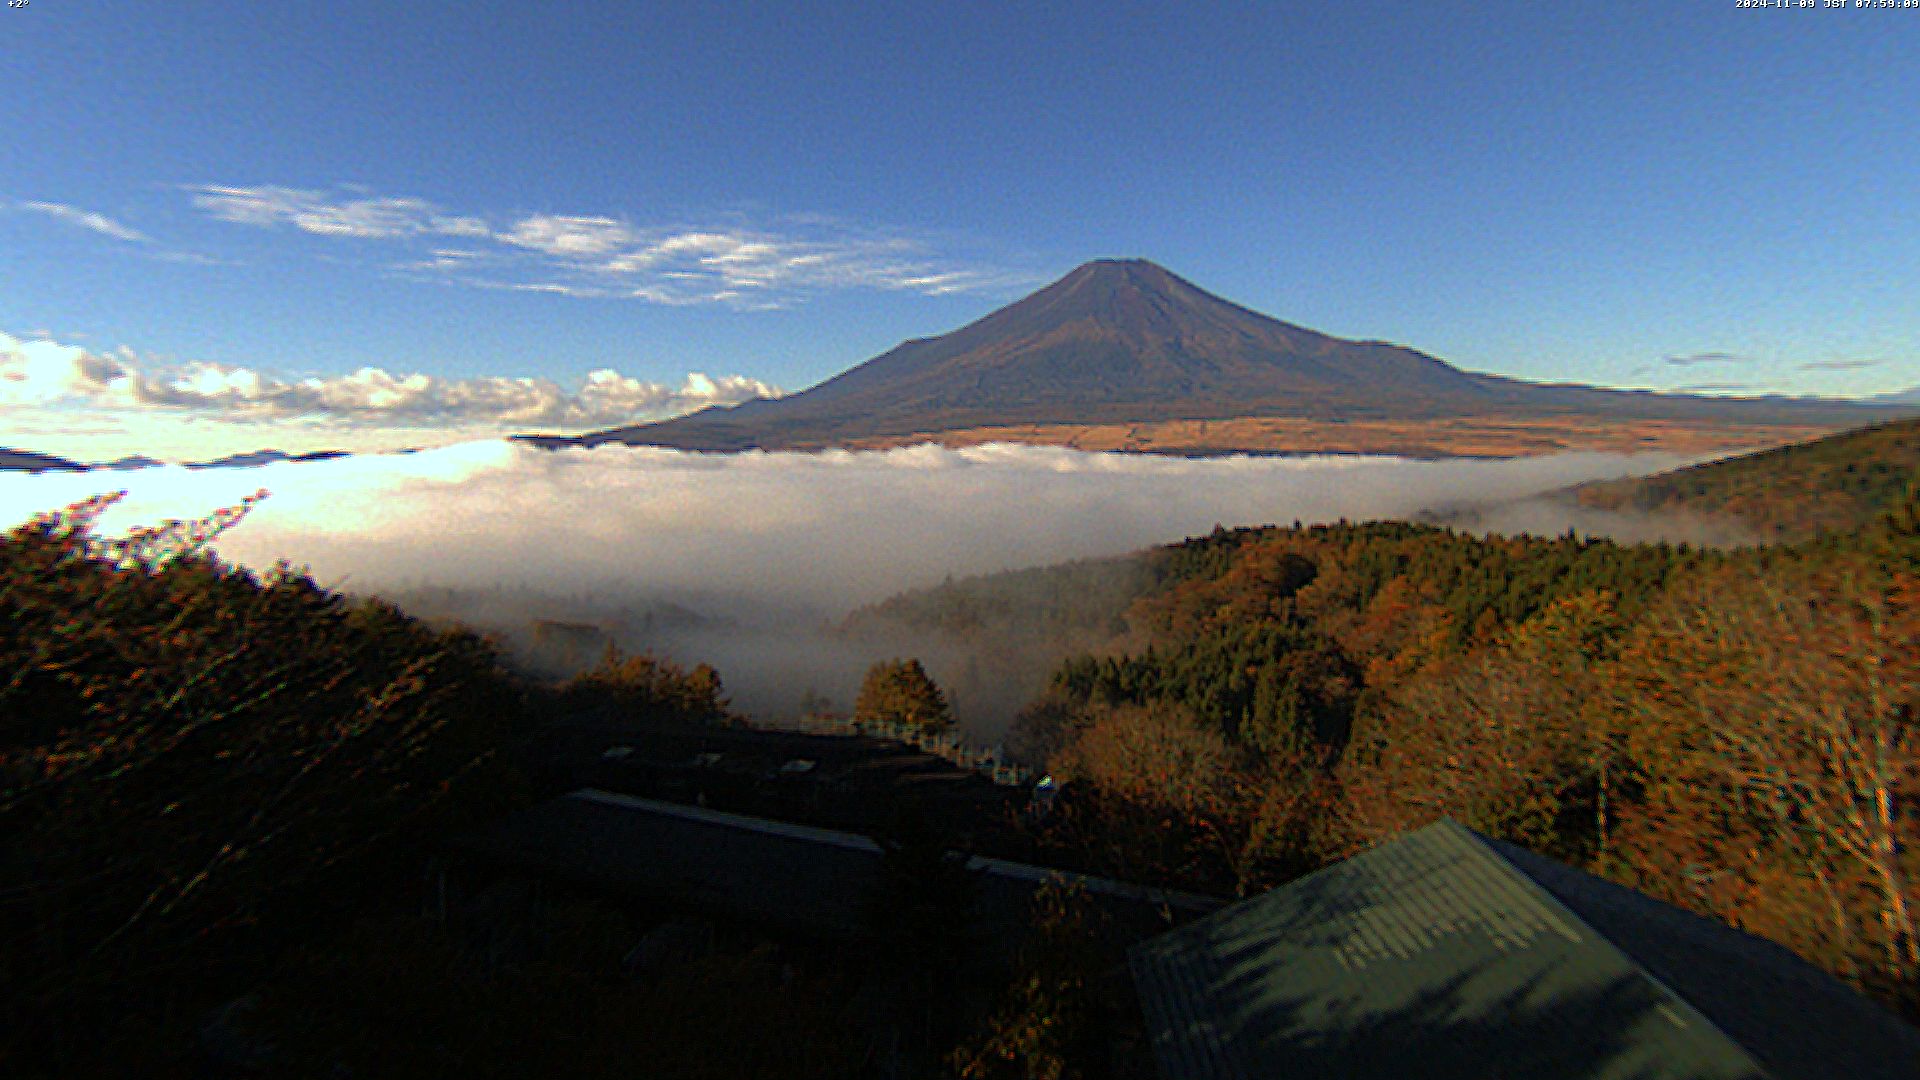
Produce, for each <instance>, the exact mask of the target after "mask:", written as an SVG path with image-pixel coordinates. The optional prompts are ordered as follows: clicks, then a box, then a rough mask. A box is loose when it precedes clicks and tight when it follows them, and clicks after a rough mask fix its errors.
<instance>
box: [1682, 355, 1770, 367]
mask: <svg viewBox="0 0 1920 1080" xmlns="http://www.w3.org/2000/svg"><path fill="white" fill-rule="evenodd" d="M1752 359H1753V358H1752V357H1750V356H1741V355H1740V354H1739V353H1730V352H1697V353H1682V354H1680V355H1678V356H1669V357H1667V358H1666V362H1667V363H1669V364H1671V365H1673V366H1674V367H1693V366H1695V365H1698V364H1745V363H1748V362H1750V361H1751V360H1752Z"/></svg>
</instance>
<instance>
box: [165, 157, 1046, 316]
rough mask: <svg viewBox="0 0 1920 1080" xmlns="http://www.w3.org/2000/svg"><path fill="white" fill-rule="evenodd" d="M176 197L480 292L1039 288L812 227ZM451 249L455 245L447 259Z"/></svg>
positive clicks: (1028, 277) (335, 200)
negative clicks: (389, 248)
mask: <svg viewBox="0 0 1920 1080" xmlns="http://www.w3.org/2000/svg"><path fill="white" fill-rule="evenodd" d="M186 190H187V191H188V192H189V193H190V195H191V198H192V201H193V204H194V205H195V206H196V207H197V208H199V209H200V210H201V211H203V212H205V213H206V214H208V215H210V216H212V217H214V218H216V219H218V220H221V221H227V222H232V223H235V224H240V225H251V226H255V227H261V228H287V227H290V228H293V229H296V230H298V231H301V232H306V233H311V234H314V235H317V236H326V237H337V238H347V239H356V240H374V241H385V242H389V243H399V244H405V245H409V246H412V247H414V248H415V249H416V252H415V253H413V254H411V255H410V257H408V258H405V259H402V260H400V261H397V262H394V263H392V264H390V269H391V270H393V271H394V272H397V273H400V274H404V275H408V276H415V277H421V278H427V279H431V280H437V281H441V282H445V283H448V284H457V285H469V286H474V287H480V288H498V289H513V290H518V291H523V292H545V293H552V294H555V295H563V296H573V297H596V298H627V299H636V300H642V301H646V302H649V303H655V304H667V305H695V304H723V305H729V306H733V307H739V308H768V307H782V306H786V305H788V304H791V303H794V302H796V301H798V300H801V299H804V298H805V297H807V296H809V295H812V294H816V293H820V292H825V291H832V290H845V289H877V290H888V291H899V292H913V293H920V294H923V295H930V296H937V295H943V294H947V293H956V292H969V291H981V290H994V289H1012V288H1017V287H1020V286H1025V285H1030V284H1036V283H1037V282H1038V277H1037V276H1036V275H1032V274H1027V273H1021V272H1017V271H1010V270H1008V269H1006V268H1003V267H1000V266H997V265H992V264H990V263H988V262H985V261H979V260H972V259H967V258H962V257H956V256H954V255H951V254H947V253H942V252H940V251H937V250H935V246H934V245H933V244H931V243H930V242H928V241H926V240H924V239H921V238H917V237H914V236H909V235H905V234H889V233H885V232H881V231H877V230H872V229H861V228H856V227H852V226H848V225H845V224H841V223H836V222H832V221H829V220H827V219H823V218H820V217H817V216H809V217H794V218H788V219H784V220H783V221H782V222H780V223H778V224H771V225H749V224H742V223H740V222H737V221H727V222H720V223H708V224H685V223H662V224H642V223H636V222H634V221H632V220H629V219H627V218H623V217H619V216H615V215H611V214H607V213H547V212H542V213H532V214H521V215H512V216H507V217H504V218H499V219H497V220H495V221H489V220H488V219H486V218H483V217H479V216H474V215H469V214H463V213H456V212H453V211H450V210H448V209H447V208H445V207H442V206H439V205H437V204H435V203H433V202H430V201H428V200H426V199H421V198H415V197H410V196H409V197H397V196H382V195H376V194H373V193H371V192H368V191H366V190H364V189H361V188H358V187H354V188H339V189H336V190H331V191H328V190H319V189H311V188H291V187H279V186H271V185H270V186H264V187H236V186H231V185H222V184H202V185H195V186H191V187H188V188H187V189H186ZM449 239H452V240H457V241H458V246H457V247H449V246H447V244H446V241H448V240H449ZM421 248H425V249H426V250H424V251H420V250H419V249H421Z"/></svg>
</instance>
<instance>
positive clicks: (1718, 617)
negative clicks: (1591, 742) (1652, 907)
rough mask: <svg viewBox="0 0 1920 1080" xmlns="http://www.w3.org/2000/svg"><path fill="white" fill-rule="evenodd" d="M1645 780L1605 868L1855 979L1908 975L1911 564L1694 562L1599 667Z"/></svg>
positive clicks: (1636, 774)
mask: <svg viewBox="0 0 1920 1080" xmlns="http://www.w3.org/2000/svg"><path fill="white" fill-rule="evenodd" d="M1608 683H1609V686H1608V688H1609V691H1610V693H1609V697H1608V704H1609V707H1610V711H1611V714H1612V715H1611V720H1612V723H1613V725H1614V727H1615V731H1616V732H1617V737H1618V738H1619V740H1620V741H1621V744H1622V746H1623V749H1624V751H1625V756H1626V759H1627V761H1628V763H1629V768H1630V770H1631V780H1632V783H1633V785H1634V786H1635V787H1636V788H1637V789H1638V795H1637V797H1636V798H1634V799H1632V800H1631V801H1628V802H1624V803H1623V804H1622V805H1621V810H1620V813H1621V822H1620V828H1619V830H1618V833H1617V847H1616V849H1615V850H1614V851H1613V852H1612V853H1611V854H1612V858H1611V860H1610V866H1611V868H1612V870H1613V871H1614V873H1616V874H1617V875H1620V876H1624V877H1626V878H1628V879H1629V880H1631V881H1632V882H1633V883H1634V884H1636V885H1639V886H1641V887H1643V888H1645V889H1647V890H1648V891H1651V892H1654V893H1656V894H1657V895H1663V896H1665V897H1667V898H1669V899H1672V900H1674V901H1676V902H1679V903H1685V904H1688V905H1690V906H1694V907H1697V908H1702V909H1704V910H1707V911H1710V912H1712V913H1713V914H1717V915H1720V916H1721V917H1723V918H1726V919H1728V920H1729V921H1731V922H1734V923H1735V924H1736V925H1741V926H1745V927H1747V928H1749V929H1752V930H1754V931H1755V932H1758V933H1761V934H1764V935H1765V936H1768V937H1771V938H1774V939H1775V940H1780V941H1785V942H1787V943H1789V944H1791V945H1793V946H1794V947H1795V948H1796V949H1798V950H1799V951H1801V952H1802V953H1803V954H1806V955H1809V956H1814V957H1816V958H1819V959H1821V960H1822V961H1823V962H1825V963H1827V964H1828V966H1830V967H1832V968H1834V969H1836V970H1839V971H1841V972H1842V973H1845V974H1850V975H1854V976H1856V977H1858V978H1861V979H1863V980H1865V981H1879V982H1887V983H1892V984H1904V985H1907V986H1914V985H1916V984H1920V939H1917V938H1916V934H1915V912H1916V907H1920V813H1916V799H1920V731H1917V730H1916V713H1915V710H1916V705H1920V578H1916V577H1915V576H1914V575H1913V574H1911V573H1908V572H1904V571H1890V570H1888V569H1887V568H1886V567H1885V566H1884V565H1882V564H1879V563H1876V562H1873V561H1870V560H1866V559H1862V558H1859V557H1842V558H1837V559H1833V560H1822V561H1821V562H1820V563H1817V564H1803V563H1794V562H1787V561H1782V562H1781V563H1779V564H1777V565H1776V566H1775V567H1774V568H1773V571H1772V572H1771V573H1770V574H1768V575H1765V576H1756V575H1752V574H1738V573H1732V572H1726V573H1719V574H1713V575H1709V576H1706V577H1704V578H1702V579H1700V580H1699V581H1697V582H1694V583H1692V584H1691V585H1690V586H1688V587H1687V588H1685V589H1682V590H1677V591H1676V592H1675V593H1674V594H1673V595H1672V596H1671V597H1670V598H1669V599H1668V600H1667V601H1666V602H1665V603H1663V604H1661V605H1660V606H1659V607H1657V608H1656V609H1655V610H1654V611H1653V612H1652V613H1651V614H1650V615H1649V617H1648V618H1647V619H1646V620H1645V621H1644V622H1643V623H1642V624H1641V625H1640V626H1639V627H1637V628H1636V630H1635V632H1634V633H1633V634H1632V635H1631V637H1630V638H1629V640H1628V642H1627V643H1626V645H1625V647H1624V649H1623V651H1622V654H1621V658H1620V662H1619V663H1618V664H1617V665H1615V666H1614V667H1613V669H1612V670H1611V672H1610V674H1609V680H1608Z"/></svg>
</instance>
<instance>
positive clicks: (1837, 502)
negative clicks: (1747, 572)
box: [1574, 420, 1920, 540]
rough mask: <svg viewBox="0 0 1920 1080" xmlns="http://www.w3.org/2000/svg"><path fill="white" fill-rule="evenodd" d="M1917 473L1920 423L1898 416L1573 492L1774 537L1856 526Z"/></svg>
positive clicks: (1587, 500)
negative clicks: (1726, 521) (1734, 522)
mask: <svg viewBox="0 0 1920 1080" xmlns="http://www.w3.org/2000/svg"><path fill="white" fill-rule="evenodd" d="M1916 477H1920V420H1900V421H1895V422H1893V423H1887V424H1878V425H1875V426H1873V427H1866V428H1860V429H1858V430H1855V431H1848V432H1843V433H1841V434H1839V435H1831V436H1828V437H1827V438H1824V439H1817V440H1815V441H1813V442H1806V443H1796V444H1794V445H1791V446H1783V447H1779V448H1777V449H1773V450H1767V451H1763V452H1761V453H1757V454H1749V455H1747V456H1745V457H1738V458H1731V459H1728V460H1726V461H1717V462H1713V463H1711V464H1707V465H1697V466H1694V467H1692V468H1688V469H1680V470H1677V471H1675V472H1670V473H1663V474H1661V475H1659V476H1650V477H1645V478H1642V479H1636V480H1610V481H1602V482H1599V483H1593V484H1585V485H1582V486H1580V487H1578V488H1576V489H1574V497H1575V498H1576V499H1578V500H1579V502H1580V503H1581V504H1582V505H1584V506H1589V507H1594V508H1597V509H1603V510H1626V511H1641V512H1653V513H1671V512H1680V513H1687V514H1693V515H1700V516H1709V517H1714V516H1718V517H1731V518H1737V519H1739V520H1740V521H1741V522H1742V523H1744V524H1746V525H1748V526H1750V527H1751V528H1753V529H1755V530H1757V531H1759V532H1760V533H1761V534H1762V535H1763V536H1766V537H1768V538H1771V539H1775V540H1795V539H1801V538H1804V537H1808V536H1811V535H1813V534H1815V533H1818V532H1830V531H1835V530H1846V529H1857V528H1860V527H1862V526H1864V525H1865V524H1867V523H1868V522H1869V521H1871V520H1872V519H1873V518H1874V517H1875V516H1876V515H1878V514H1880V513H1882V512H1884V511H1885V510H1887V509H1888V508H1890V507H1891V506H1893V505H1894V504H1895V503H1897V502H1898V501H1899V500H1900V499H1902V498H1904V497H1905V496H1906V495H1907V493H1908V492H1909V491H1910V490H1912V488H1913V485H1914V482H1915V479H1916Z"/></svg>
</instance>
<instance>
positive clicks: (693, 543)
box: [0, 440, 1684, 727]
mask: <svg viewBox="0 0 1920 1080" xmlns="http://www.w3.org/2000/svg"><path fill="white" fill-rule="evenodd" d="M1683 463H1684V461H1683V460H1682V459H1680V458H1678V457H1675V456H1673V455H1666V454H1636V455H1611V454H1590V453H1583V454H1565V455H1557V456H1548V457H1531V458H1518V459H1508V460H1442V461H1409V460H1403V459H1396V458H1383V457H1353V456H1312V457H1249V456H1234V457H1224V458H1212V459H1185V458H1173V457H1156V456H1145V455H1128V454H1103V453H1085V452H1081V451H1075V450H1069V449H1064V448H1058V447H1029V446H1015V445H1004V444H996V445H987V446H979V447H971V448H966V449H945V448H942V447H938V446H934V445H922V446H916V447H911V448H906V449H897V450H888V451H873V452H847V451H828V452H824V453H813V454H792V453H757V452H756V453H743V454H724V455H723V454H698V453H682V452H679V451H673V450H665V449H658V448H644V447H624V446H603V447H599V448H596V449H592V450H585V449H577V450H565V451H546V450H539V449H534V448H531V447H528V446H525V445H522V444H518V443H512V442H508V441H505V440H488V441H481V442H470V443H463V444H459V445H454V446H448V447H444V448H440V449H436V450H428V451H423V452H419V453H414V454H391V455H376V456H357V457H348V458H339V459H334V460H329V461H318V462H300V463H281V464H273V465H268V466H265V467H261V468H254V469H207V470H187V469H184V468H179V467H164V468H154V469H145V470H139V471H135V472H96V473H81V474H74V473H44V474H39V475H26V474H20V473H10V474H0V518H4V523H5V524H6V525H9V526H10V525H12V524H16V523H18V522H21V521H24V520H26V519H27V518H29V517H31V516H32V515H33V514H35V513H38V512H41V511H45V510H50V509H55V508H58V507H61V506H65V505H67V504H70V503H73V502H76V501H78V500H80V499H83V498H86V497H88V496H91V495H95V494H99V493H101V492H104V491H113V490H121V489H125V490H126V491H127V492H128V495H127V497H126V499H125V500H124V501H122V502H121V503H120V504H119V505H118V506H116V507H115V508H114V509H113V510H112V511H111V512H110V513H109V514H108V515H107V516H106V517H104V518H103V519H102V521H101V523H100V527H99V531H100V532H101V533H103V534H117V533H120V532H124V531H125V530H126V529H128V528H130V527H132V526H135V525H140V524H150V523H155V522H158V521H161V520H164V519H167V518H196V517H201V516H204V515H206V514H207V513H209V512H211V511H212V510H214V509H216V508H218V507H221V506H229V505H232V504H235V503H237V502H239V500H240V499H241V497H242V496H244V495H247V494H250V493H252V492H253V491H255V490H256V489H259V488H264V489H266V490H268V491H269V492H271V495H270V496H269V497H268V498H267V499H266V500H265V501H264V502H262V503H260V504H259V505H258V506H257V507H256V508H255V510H254V512H253V513H252V515H251V516H249V517H248V518H247V519H246V520H245V521H244V522H243V523H242V524H241V525H239V526H238V527H236V528H234V529H233V530H232V531H231V532H229V533H228V534H226V535H225V536H224V537H222V538H221V539H220V541H219V543H218V551H219V553H220V554H221V555H222V556H223V557H225V558H227V559H229V560H232V561H234V562H236V563H239V564H241V565H245V566H249V567H253V568H265V567H268V566H271V565H272V564H273V563H274V562H276V561H278V560H282V559H284V560H288V561H290V562H292V563H293V564H295V565H296V566H305V567H307V568H310V570H311V572H312V573H313V575H314V576H315V577H316V578H317V579H318V580H319V581H320V582H322V583H323V584H326V585H329V586H331V587H334V588H339V589H342V590H344V591H348V592H353V593H378V592H397V593H414V594H418V593H421V592H422V591H423V590H424V591H431V590H435V589H439V590H455V591H457V592H461V593H484V594H486V595H488V596H490V597H491V598H492V601H491V604H490V606H489V605H481V606H474V605H473V604H472V602H471V597H469V601H468V607H469V608H470V610H467V611H465V612H464V613H465V614H468V615H470V616H472V617H474V618H475V620H476V621H480V622H483V623H491V624H494V625H496V626H498V627H500V628H502V629H505V630H509V631H514V632H519V631H522V630H524V628H525V625H526V623H527V621H528V620H529V619H531V618H539V617H547V618H569V619H585V620H588V621H594V620H601V619H604V618H605V617H607V616H608V614H609V613H610V612H614V611H616V610H620V609H622V608H625V609H627V610H638V609H641V608H645V607H647V606H648V605H657V604H670V605H672V607H671V608H670V609H669V610H674V611H685V612H692V613H697V614H698V615H699V616H701V617H702V618H703V619H706V620H707V621H706V622H705V623H703V625H702V628H701V629H700V630H699V632H698V633H697V635H690V636H689V637H687V638H686V640H684V641H681V642H677V643H676V642H672V641H668V642H666V647H667V649H668V651H673V652H678V653H680V654H682V655H681V656H680V658H681V659H683V660H686V661H688V662H692V661H696V660H710V661H713V662H715V663H716V664H717V665H719V666H720V667H721V670H722V672H723V674H724V675H725V676H726V677H727V679H728V682H729V685H730V686H732V687H733V688H734V691H735V695H736V700H737V701H739V702H740V703H741V704H743V705H746V706H748V707H749V708H754V707H758V708H762V709H766V710H770V711H778V710H779V709H781V708H784V707H785V703H786V702H787V700H788V699H789V698H792V697H797V695H798V694H799V693H800V692H801V691H802V690H803V689H809V688H812V689H819V690H821V691H823V692H825V693H827V694H828V695H829V696H830V697H833V698H835V699H836V700H838V701H840V702H842V703H844V702H846V701H848V700H850V698H851V696H852V693H851V691H852V687H853V686H854V685H855V684H857V679H858V674H859V672H860V670H862V669H863V667H864V664H865V663H867V662H870V660H871V659H873V658H875V656H870V655H867V654H869V653H873V654H877V655H878V656H884V655H889V654H890V653H891V652H893V651H899V650H900V649H901V647H903V646H906V645H910V644H913V643H904V642H885V641H882V642H869V643H866V644H864V645H861V646H858V647H853V646H848V645H846V643H843V642H842V643H835V642H830V641H827V640H826V638H825V637H824V636H823V635H822V634H821V632H820V628H821V627H822V626H824V625H825V624H826V623H828V622H830V621H831V620H834V619H837V618H838V617H839V616H841V615H843V614H844V613H846V612H847V611H849V610H851V609H853V608H855V607H858V606H860V605H863V604H867V603H871V602H874V601H877V600H880V599H883V598H885V597H887V596H889V595H892V594H894V593H897V592H900V591H902V590H905V589H911V588H917V587H922V586H927V585H932V584H936V583H938V582H940V581H941V580H942V579H943V578H945V577H947V576H949V575H951V576H954V577H964V576H966V575H970V574H980V573H987V572H992V571H997V570H1004V569H1011V568H1017V567H1027V566H1037V565H1046V564H1052V563H1058V562H1063V561H1067V560H1070V559H1078V558H1085V557H1091V556H1099V555H1111V554H1119V553H1123V552H1127V551H1133V550H1137V549H1139V548H1142V547H1146V546H1148V545H1152V544H1159V543H1166V542H1171V541H1176V540H1179V539H1182V538H1184V537H1187V536H1191V535H1197V534H1202V533H1205V532H1207V531H1209V530H1211V529H1212V528H1213V527H1214V526H1215V525H1216V524H1222V525H1227V526H1234V525H1258V524H1266V523H1280V524H1290V523H1292V522H1294V521H1296V520H1298V521H1303V522H1307V523H1313V522H1325V521H1332V520H1336V519H1339V518H1347V519H1349V520H1356V521H1359V520H1371V519H1380V518H1409V517H1413V516H1415V515H1417V514H1419V513H1421V512H1422V511H1428V510H1434V509H1444V508H1449V507H1460V506H1472V505H1478V504H1516V503H1520V502H1522V501H1524V500H1528V499H1530V498H1531V497H1532V496H1536V495H1539V494H1541V493H1543V492H1548V491H1552V490H1554V489H1558V488H1562V487H1565V486H1567V485H1569V484H1573V483H1577V482H1580V481H1585V480H1593V479H1600V478H1609V477H1619V476H1628V475H1644V474H1648V473H1653V472H1659V471H1663V470H1666V469H1670V468H1673V467H1675V466H1676V465H1679V464H1683ZM1529 505H1532V506H1533V507H1534V509H1533V510H1532V511H1530V512H1529V516H1528V520H1527V522H1526V526H1527V527H1528V528H1529V529H1531V530H1532V531H1535V532H1538V533H1548V532H1560V531H1564V530H1565V529H1566V528H1567V527H1568V526H1569V525H1572V524H1581V525H1585V524H1588V523H1583V522H1575V521H1573V520H1572V518H1571V517H1570V516H1569V517H1566V518H1556V517H1555V516H1554V515H1555V513H1556V511H1555V510H1554V509H1553V508H1552V504H1549V503H1540V502H1535V503H1532V504H1529ZM1567 513H1568V514H1570V513H1571V512H1570V511H1568V512H1567ZM671 621H672V620H670V619H669V620H665V621H664V622H663V623H662V624H661V625H663V626H664V625H665V624H666V623H670V622H671ZM661 632H662V633H665V632H666V631H664V630H663V631H661ZM637 644H639V645H645V646H659V645H660V644H661V642H659V641H642V642H638V643H637ZM956 662H957V661H956ZM935 673H936V675H937V674H939V671H938V667H937V666H936V672H935ZM1013 696H1017V694H1014V695H1013ZM1001 722H1004V717H1000V718H998V720H996V722H995V723H994V724H993V725H992V726H996V727H997V726H998V724H999V723H1001Z"/></svg>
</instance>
